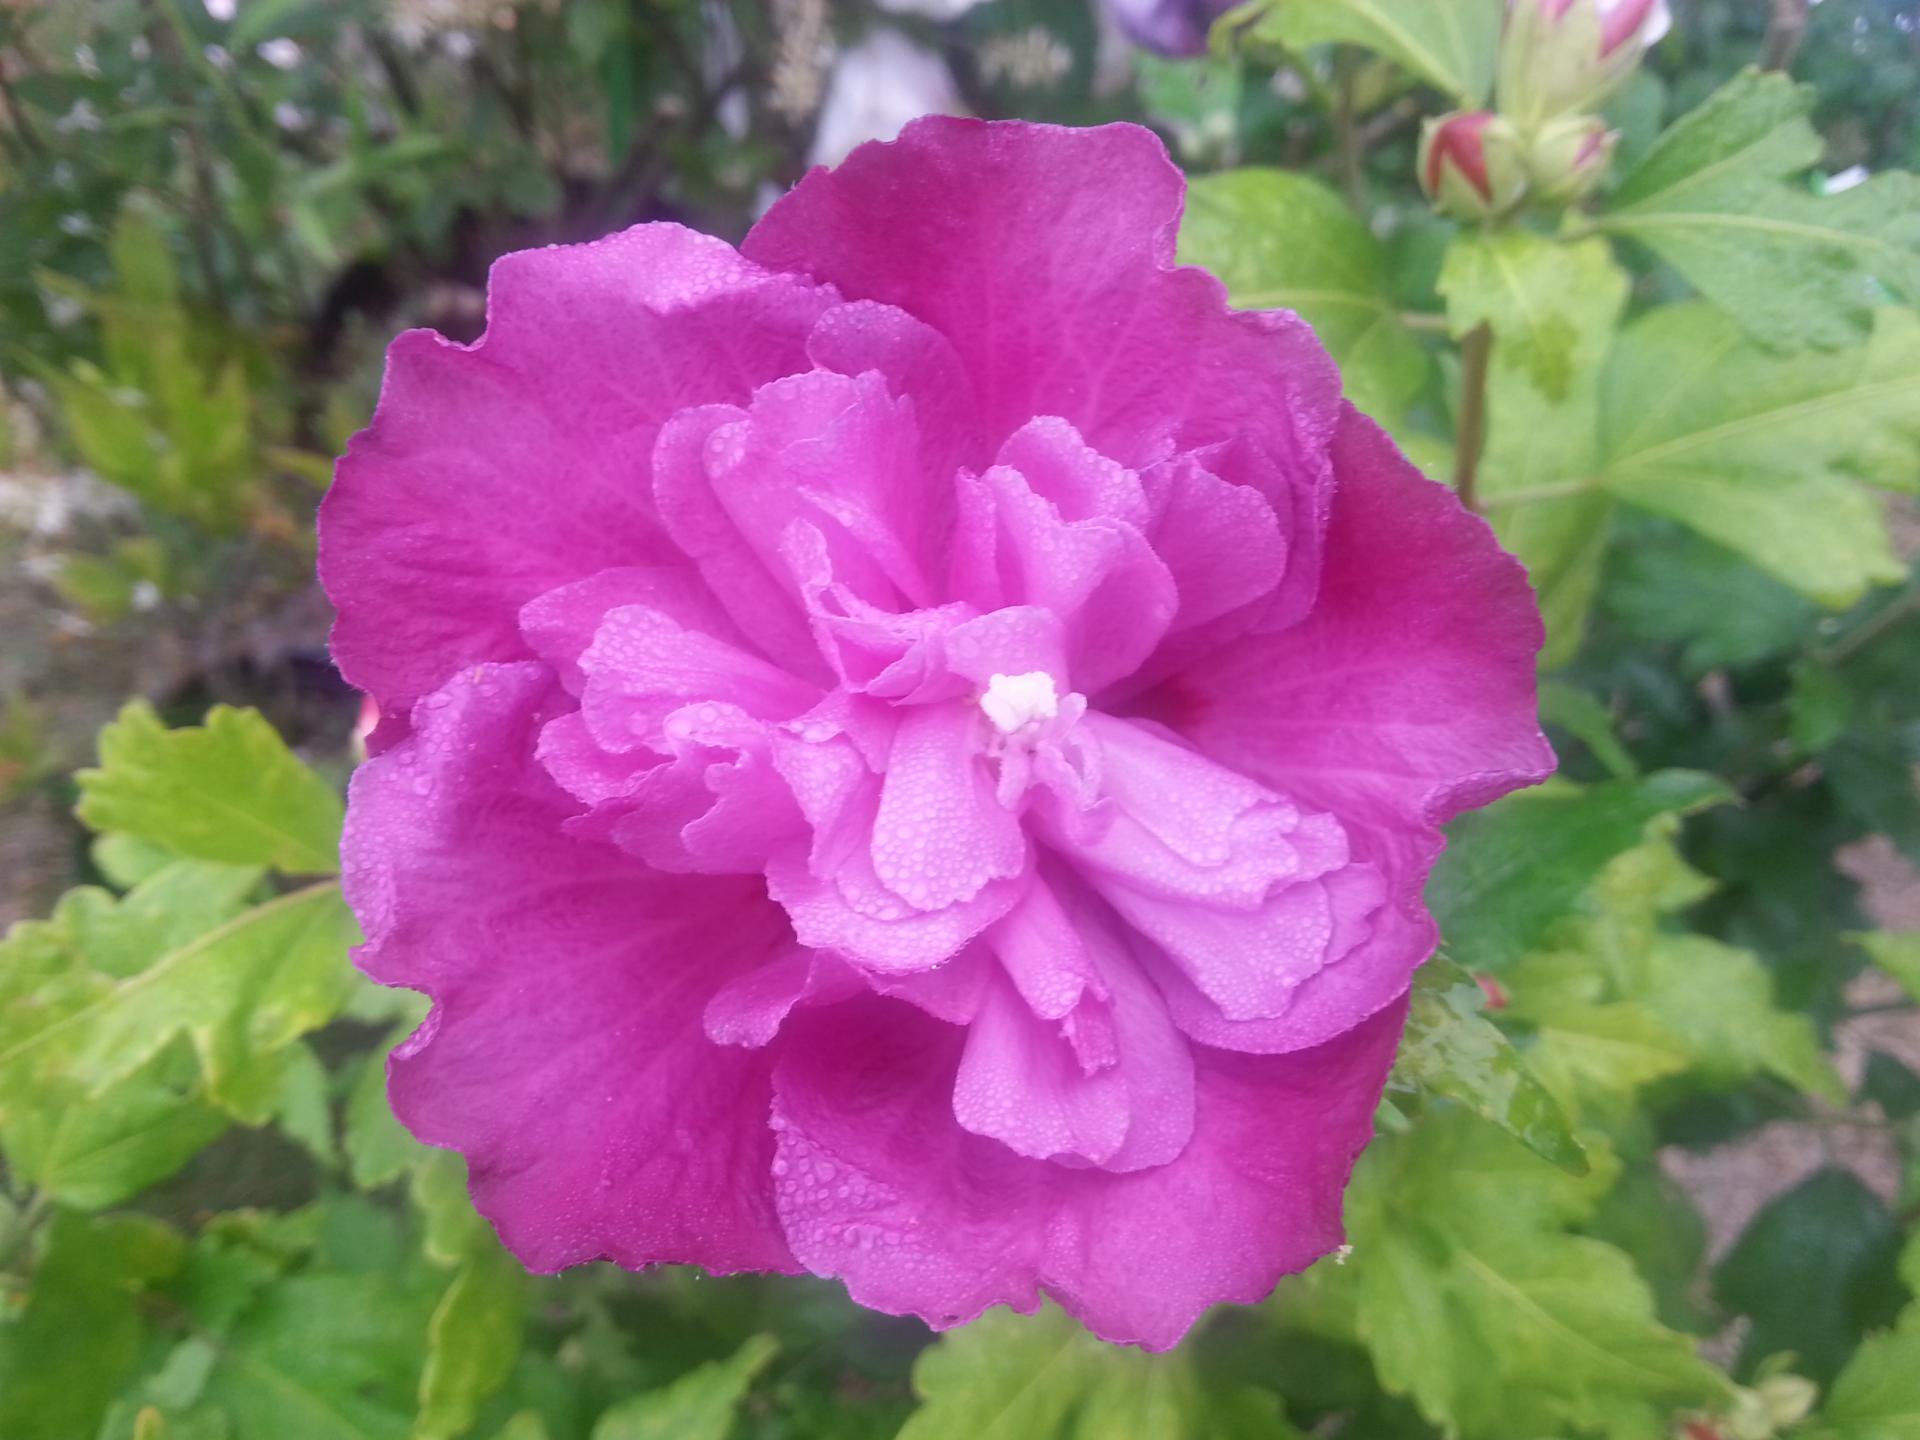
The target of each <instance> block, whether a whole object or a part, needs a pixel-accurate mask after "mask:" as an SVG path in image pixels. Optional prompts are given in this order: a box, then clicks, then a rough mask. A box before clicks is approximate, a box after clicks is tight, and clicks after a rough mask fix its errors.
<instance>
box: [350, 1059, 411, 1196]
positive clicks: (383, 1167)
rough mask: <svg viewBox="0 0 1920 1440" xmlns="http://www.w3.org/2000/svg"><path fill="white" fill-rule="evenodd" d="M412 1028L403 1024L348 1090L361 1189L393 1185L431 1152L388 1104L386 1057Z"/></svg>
mask: <svg viewBox="0 0 1920 1440" xmlns="http://www.w3.org/2000/svg"><path fill="white" fill-rule="evenodd" d="M412 1030H413V1026H412V1025H402V1026H399V1027H397V1028H395V1029H394V1030H392V1031H391V1032H389V1033H388V1035H387V1036H386V1038H385V1039H384V1040H382V1041H381V1042H380V1044H379V1045H378V1046H377V1047H376V1048H375V1050H374V1052H373V1053H372V1054H371V1055H369V1056H367V1057H366V1059H365V1060H364V1061H363V1062H362V1064H361V1066H360V1073H359V1074H358V1075H357V1076H355V1078H354V1082H353V1088H352V1089H351V1090H350V1091H348V1092H347V1104H346V1115H345V1131H346V1134H345V1140H346V1152H347V1167H348V1173H349V1174H351V1175H352V1176H353V1183H354V1184H355V1185H357V1186H359V1187H360V1188H361V1189H362V1190H375V1189H378V1188H379V1187H380V1186H382V1185H389V1184H391V1183H393V1182H394V1181H395V1180H398V1179H399V1178H400V1177H401V1176H402V1175H404V1174H406V1173H407V1171H408V1170H409V1169H411V1168H412V1167H413V1166H415V1165H417V1164H418V1163H420V1162H421V1161H422V1160H423V1159H424V1158H425V1157H426V1155H427V1148H426V1147H425V1146H424V1145H422V1144H421V1143H420V1142H419V1141H418V1140H415V1139H414V1138H413V1137H412V1136H411V1135H409V1134H408V1133H407V1132H406V1130H405V1128H404V1127H402V1126H401V1124H400V1122H399V1120H398V1119H396V1118H395V1117H394V1113H393V1106H392V1105H390V1104H389V1103H388V1101H387V1065H386V1058H387V1055H388V1054H389V1053H390V1052H391V1051H392V1049H393V1047H394V1046H395V1045H398V1044H399V1043H400V1042H401V1041H402V1040H404V1039H406V1038H407V1036H408V1035H409V1034H410V1033H411V1032H412Z"/></svg>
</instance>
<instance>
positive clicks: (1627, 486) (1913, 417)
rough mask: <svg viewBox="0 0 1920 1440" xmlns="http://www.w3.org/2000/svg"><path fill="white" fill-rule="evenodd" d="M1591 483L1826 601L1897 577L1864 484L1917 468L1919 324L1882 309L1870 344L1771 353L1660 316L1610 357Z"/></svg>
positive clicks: (1675, 308) (1699, 320) (1698, 309)
mask: <svg viewBox="0 0 1920 1440" xmlns="http://www.w3.org/2000/svg"><path fill="white" fill-rule="evenodd" d="M1601 437H1602V450H1603V454H1604V465H1603V470H1602V475H1601V479H1602V483H1603V484H1604V485H1605V487H1606V489H1607V490H1608V491H1609V492H1611V493H1612V494H1614V495H1616V496H1618V497H1619V498H1620V499H1623V500H1629V501H1632V502H1633V503H1634V504H1636V505H1639V506H1641V507H1643V508H1645V509H1647V510H1651V511H1653V512H1654V513H1656V514H1661V515H1666V516H1670V517H1671V518H1673V519H1675V520H1678V521H1679V522H1681V523H1682V524H1684V525H1686V526H1688V527H1690V528H1692V529H1694V530H1697V531H1699V532H1700V533H1701V534H1703V535H1705V536H1707V537H1708V538H1710V539H1712V540H1715V541H1717V542H1718V543H1720V544H1721V545H1724V546H1726V547H1727V548H1728V549H1729V550H1732V551H1734V552H1736V553H1738V554H1740V555H1742V556H1744V557H1745V558H1746V559H1748V560H1750V561H1752V562H1753V563H1754V564H1755V565H1757V566H1759V567H1760V568H1761V569H1763V570H1766V571H1769V572H1771V573H1772V574H1774V575H1776V576H1778V577H1779V578H1780V579H1781V580H1784V581H1785V582H1786V583H1787V584H1789V585H1791V586H1793V588H1794V589H1796V590H1798V591H1800V592H1801V593H1802V594H1804V595H1806V596H1808V597H1809V598H1810V599H1813V600H1815V601H1818V602H1819V603H1820V604H1823V605H1827V606H1830V607H1834V608H1839V607H1842V606H1846V605H1850V604H1852V603H1853V602H1854V601H1856V600H1858V599H1859V598H1860V597H1861V595H1863V594H1864V593H1865V592H1866V590H1867V587H1868V586H1870V585H1873V584H1875V583H1883V582H1886V583H1890V582H1893V581H1897V580H1899V579H1900V578H1901V577H1902V575H1903V574H1904V573H1905V570H1904V568H1903V567H1902V566H1901V564H1900V562H1899V561H1898V560H1896V559H1895V558H1894V556H1893V552H1892V550H1891V548H1890V546H1889V542H1888V538H1887V531H1886V524H1885V521H1884V520H1883V518H1882V516H1881V509H1880V504H1879V502H1878V501H1877V500H1876V499H1875V498H1874V497H1873V496H1872V495H1870V494H1869V493H1867V491H1866V490H1864V489H1862V488H1861V485H1860V483H1859V482H1860V481H1861V480H1866V481H1868V482H1869V483H1873V484H1881V485H1911V484H1912V483H1913V478H1912V477H1913V473H1914V466H1915V464H1916V462H1920V317H1916V316H1915V315H1913V314H1912V313H1910V312H1907V311H1903V310H1882V311H1880V312H1879V313H1878V315H1877V318H1876V320H1875V323H1874V327H1873V332H1872V334H1871V336H1870V337H1869V338H1868V339H1867V341H1866V343H1865V344H1863V345H1861V346H1858V347H1855V348H1853V349H1849V350H1842V351H1838V352H1836V353H1830V354H1819V353H1802V354H1780V353H1776V352H1771V351H1767V350H1763V349H1761V348H1759V347H1758V346H1756V345H1754V344H1753V343H1752V342H1751V341H1749V340H1747V339H1746V338H1745V337H1744V336H1743V335H1742V334H1741V333H1740V330H1739V327H1738V326H1737V325H1735V324H1734V322H1733V321H1732V320H1730V319H1728V318H1727V317H1726V316H1725V315H1722V314H1721V313H1719V312H1718V311H1716V310H1714V309H1712V308H1711V307H1708V306H1705V305H1697V304H1682V305H1672V306H1666V307H1663V308H1661V309H1657V310H1654V311H1652V312H1651V313H1649V314H1648V315H1646V316H1645V317H1644V318H1642V319H1640V320H1639V321H1636V322H1635V323H1634V324H1633V325H1631V326H1629V327H1628V328H1627V329H1626V330H1625V331H1624V332H1623V333H1622V335H1621V336H1620V339H1619V340H1618V342H1617V343H1616V344H1615V346H1614V348H1613V353H1612V357H1611V359H1610V360H1609V362H1608V365H1607V370H1606V376H1605V380H1604V383H1603V386H1602V392H1601Z"/></svg>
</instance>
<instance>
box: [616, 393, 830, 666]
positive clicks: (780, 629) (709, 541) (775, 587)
mask: <svg viewBox="0 0 1920 1440" xmlns="http://www.w3.org/2000/svg"><path fill="white" fill-rule="evenodd" d="M745 414H746V412H745V411H744V410H741V409H738V408H736V407H735V406H732V405H703V406H700V407H697V408H695V409H690V410H683V411H682V412H681V413H679V414H678V415H676V416H674V417H673V418H672V419H671V420H669V421H668V422H667V424H666V425H665V427H664V428H663V429H662V430H661V431H660V439H659V442H658V443H657V444H656V445H655V446H654V450H653V498H654V503H655V504H656V505H657V506H658V507H659V512H660V520H661V523H662V524H663V525H664V526H665V527H666V531H667V533H668V535H670V536H671V537H672V539H673V543H674V544H675V545H677V546H679V547H680V549H681V550H682V551H683V552H684V553H685V554H686V555H687V556H688V558H689V559H691V560H692V561H693V563H694V565H695V566H696V567H697V568H698V569H699V571H700V576H701V578H702V579H703V580H705V581H706V583H707V587H708V588H709V589H710V590H711V591H712V592H713V596H714V599H715V600H717V601H718V602H719V604H720V606H721V607H722V608H723V609H725V611H726V612H727V614H728V616H729V617H731V618H732V620H733V623H734V624H735V625H736V626H737V627H738V628H739V630H740V633H741V634H743V635H745V636H746V637H747V638H748V639H749V640H751V641H752V643H753V645H754V647H755V648H756V649H758V650H759V652H760V653H761V655H763V656H766V657H768V658H770V659H776V660H778V662H779V663H780V664H781V665H783V666H785V667H786V668H787V669H789V670H792V671H793V672H794V673H795V674H799V675H805V676H808V677H811V678H817V679H819V680H820V681H821V682H822V683H829V682H830V681H831V678H832V677H831V675H830V674H829V672H828V670H827V667H826V666H825V664H823V663H822V662H821V660H820V657H819V655H818V653H817V652H816V651H815V649H814V647H813V644H812V643H811V636H810V635H809V633H808V629H807V619H806V614H805V612H804V610H803V609H802V608H801V605H800V601H799V597H798V596H796V595H795V594H794V593H793V587H792V584H791V583H790V581H789V580H788V578H787V575H786V572H785V571H784V570H779V571H775V570H771V569H769V568H768V567H767V565H766V563H765V562H764V561H763V560H762V559H761V557H760V555H759V554H758V552H756V551H755V550H754V548H753V547H752V546H751V545H749V544H748V543H747V540H746V538H745V537H744V536H742V535H741V533H740V531H739V529H738V527H737V526H735V524H734V523H733V517H732V516H731V515H730V514H728V513H727V510H726V509H725V507H724V506H722V505H721V503H720V499H719V497H718V496H717V495H715V494H714V490H713V481H712V479H711V478H710V477H709V475H708V474H707V458H706V457H707V445H708V442H709V440H710V439H711V438H712V437H713V436H714V434H715V433H717V432H718V431H720V430H721V429H723V428H724V427H727V426H730V425H734V424H737V423H738V422H739V421H740V420H741V419H742V418H743V417H744V416H745Z"/></svg>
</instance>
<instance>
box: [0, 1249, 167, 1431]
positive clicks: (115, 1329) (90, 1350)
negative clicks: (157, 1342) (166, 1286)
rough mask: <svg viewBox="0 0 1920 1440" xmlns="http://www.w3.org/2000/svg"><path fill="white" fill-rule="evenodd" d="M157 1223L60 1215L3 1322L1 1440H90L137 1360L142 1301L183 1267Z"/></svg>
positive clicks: (142, 1324)
mask: <svg viewBox="0 0 1920 1440" xmlns="http://www.w3.org/2000/svg"><path fill="white" fill-rule="evenodd" d="M181 1255H182V1247H181V1243H180V1239H179V1237H178V1236H177V1235H175V1234H174V1233H173V1232H172V1231H171V1230H169V1229H167V1227H166V1226H164V1225H162V1224H160V1223H159V1222H158V1221H155V1220H149V1219H147V1218H145V1217H143V1216H131V1215H122V1216H114V1217H111V1218H107V1219H99V1220H93V1219H86V1218H83V1217H81V1216H77V1215H60V1216H58V1217H56V1219H55V1220H54V1222H53V1225H52V1228H51V1230H50V1232H49V1234H48V1238H47V1247H46V1253H45V1255H44V1256H43V1257H42V1259H41V1261H40V1265H39V1267H38V1269H37V1270H36V1272H35V1274H34V1277H33V1285H32V1287H31V1289H30V1290H29V1292H28V1294H27V1298H26V1307H25V1309H24V1310H22V1311H21V1312H20V1314H19V1315H18V1316H17V1317H16V1318H14V1319H13V1320H12V1321H11V1323H5V1324H0V1435H4V1436H6V1437H7V1440H82V1437H85V1436H90V1435H92V1434H93V1433H94V1431H95V1430H96V1429H98V1428H99V1425H100V1421H101V1418H102V1417H103V1416H104V1415H105V1414H106V1411H107V1406H108V1405H109V1403H111V1401H112V1399H113V1397H114V1395H115V1394H116V1393H117V1392H118V1391H119V1389H120V1387H121V1386H122V1385H123V1384H125V1383H126V1382H127V1381H128V1380H129V1379H130V1378H131V1377H132V1374H133V1372H134V1370H135V1368H136V1366H137V1365H138V1363H139V1359H140V1353H141V1347H142V1344H143V1340H144V1336H145V1332H146V1322H145V1320H144V1319H143V1316H142V1308H141V1299H142V1296H143V1295H144V1294H145V1293H146V1292H147V1291H148V1290H149V1289H150V1288H151V1287H152V1286H153V1285H154V1284H155V1283H156V1282H157V1281H160V1280H162V1279H164V1278H165V1277H167V1276H168V1275H171V1274H172V1273H173V1272H174V1271H175V1270H176V1269H177V1268H178V1267H179V1264H180V1260H181Z"/></svg>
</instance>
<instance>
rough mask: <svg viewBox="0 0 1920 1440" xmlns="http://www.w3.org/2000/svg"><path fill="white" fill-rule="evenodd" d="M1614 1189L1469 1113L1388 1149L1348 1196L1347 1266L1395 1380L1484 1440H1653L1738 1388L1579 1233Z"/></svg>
mask: <svg viewBox="0 0 1920 1440" xmlns="http://www.w3.org/2000/svg"><path fill="white" fill-rule="evenodd" d="M1608 1178H1609V1177H1608V1176H1606V1175H1604V1174H1596V1175H1595V1176H1594V1177H1592V1178H1590V1179H1587V1180H1578V1179H1575V1178H1573V1177H1570V1176H1568V1175H1567V1174H1566V1173H1565V1172H1563V1171H1561V1170H1558V1169H1556V1168H1555V1167H1554V1166H1552V1165H1549V1164H1548V1163H1547V1162H1546V1161H1544V1160H1542V1159H1540V1158H1539V1157H1538V1156H1536V1155H1534V1154H1532V1153H1531V1152H1530V1151H1528V1150H1526V1149H1525V1148H1524V1147H1522V1146H1520V1145H1519V1144H1518V1143H1516V1142H1515V1141H1513V1140H1512V1139H1510V1138H1509V1137H1507V1136H1505V1135H1503V1134H1502V1133H1501V1132H1500V1131H1498V1130H1497V1129H1495V1128H1494V1127H1492V1126H1490V1125H1488V1124H1487V1123H1486V1122H1484V1121H1482V1120H1479V1119H1477V1118H1476V1117H1473V1116H1470V1115H1468V1114H1466V1113H1465V1112H1462V1111H1442V1112H1435V1113H1433V1114H1429V1115H1427V1116H1425V1117H1423V1119H1422V1122H1421V1124H1420V1125H1419V1126H1417V1127H1416V1128H1415V1129H1414V1130H1412V1131H1411V1132H1409V1133H1408V1134H1406V1135H1401V1136H1391V1137H1383V1138H1380V1139H1377V1140H1376V1141H1375V1142H1374V1144H1373V1146H1372V1147H1371V1148H1370V1149H1369V1150H1368V1151H1367V1153H1366V1154H1365V1155H1364V1156H1363V1157H1362V1159H1361V1163H1360V1167H1359V1169H1358V1171H1357V1172H1356V1175H1355V1180H1354V1185H1353V1188H1352V1190H1351V1192H1350V1193H1349V1197H1348V1217H1349V1230H1350V1235H1351V1239H1352V1244H1353V1255H1352V1259H1351V1261H1350V1262H1349V1266H1348V1268H1349V1269H1350V1270H1351V1271H1352V1272H1353V1284H1354V1286H1355V1298H1356V1302H1357V1306H1358V1310H1357V1322H1358V1326H1359V1330H1360V1334H1361V1336H1362V1338H1363V1339H1364V1340H1365V1342H1366V1344H1367V1347H1368V1349H1369V1350H1370V1351H1371V1353H1372V1355H1373V1360H1374V1365H1375V1368H1376V1370H1377V1372H1378V1374H1379V1377H1380V1381H1381V1383H1382V1384H1383V1385H1385V1386H1386V1387H1387V1388H1388V1389H1389V1390H1391V1391H1394V1392H1396V1393H1402V1394H1407V1395H1409V1396H1411V1397H1412V1399H1413V1400H1414V1402H1415V1403H1416V1404H1417V1405H1418V1407H1419V1408H1420V1410H1421V1412H1422V1413H1423V1414H1424V1415H1425V1416H1426V1417H1427V1418H1428V1419H1429V1420H1431V1421H1432V1422H1433V1423H1434V1424H1435V1425H1438V1426H1440V1427H1441V1428H1442V1429H1443V1430H1445V1431H1446V1432H1447V1433H1448V1434H1460V1435H1467V1436H1473V1437H1475V1440H1538V1437H1540V1436H1543V1435H1563V1434H1571V1433H1579V1434H1583V1435H1584V1434H1592V1435H1599V1436H1605V1437H1608V1440H1652V1437H1656V1436H1659V1435H1662V1434H1663V1433H1664V1423H1665V1420H1666V1418H1667V1417H1668V1416H1669V1415H1670V1414H1671V1413H1672V1412H1673V1411H1674V1410H1676V1409H1678V1408H1680V1407H1682V1406H1686V1405H1692V1404H1703V1403H1708V1402H1711V1401H1713V1400H1715V1399H1718V1398H1721V1397H1723V1396H1725V1395H1726V1394H1727V1393H1729V1387H1728V1385H1727V1382H1726V1381H1725V1379H1724V1377H1722V1376H1720V1375H1719V1374H1718V1372H1716V1371H1715V1370H1714V1369H1713V1368H1712V1367H1711V1366H1709V1365H1708V1364H1706V1363H1705V1362H1704V1361H1703V1360H1701V1359H1700V1358H1699V1357H1698V1356H1697V1355H1695V1354H1694V1353H1693V1349H1692V1346H1691V1344H1690V1343H1689V1342H1688V1341H1687V1339H1686V1337H1684V1336H1682V1335H1679V1334H1676V1333H1675V1332H1673V1331H1671V1330H1669V1329H1667V1328H1666V1327H1665V1326H1663V1325H1661V1324H1660V1323H1659V1321H1658V1320H1657V1319H1656V1318H1655V1316H1654V1306H1653V1299H1652V1296H1651V1294H1650V1293H1649V1291H1648V1289H1647V1286H1646V1284H1645V1282H1644V1281H1642V1280H1641V1279H1640V1277H1639V1276H1638V1275H1637V1274H1635V1272H1634V1269H1633V1265H1632V1262H1631V1261H1629V1259H1628V1258H1627V1257H1626V1256H1625V1255H1624V1254H1622V1253H1621V1252H1620V1251H1618V1250H1616V1249H1614V1248H1613V1247H1612V1246H1610V1245H1607V1244H1605V1243H1603V1242H1601V1241H1599V1240H1595V1239H1592V1238H1589V1237H1587V1236H1584V1235H1578V1234H1573V1233H1571V1232H1570V1229H1569V1227H1571V1226H1572V1225H1575V1224H1577V1223H1579V1222H1581V1221H1583V1220H1585V1219H1586V1218H1587V1217H1588V1216H1589V1215H1590V1214H1591V1213H1592V1210H1593V1206H1594V1202H1595V1200H1596V1199H1597V1197H1598V1195H1599V1194H1600V1193H1601V1191H1602V1190H1603V1189H1604V1186H1605V1183H1606V1181H1607V1179H1608Z"/></svg>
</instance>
